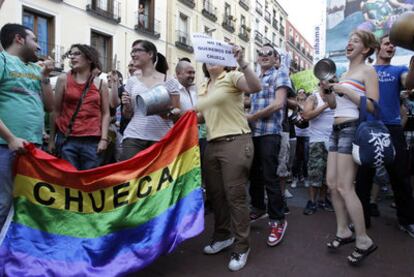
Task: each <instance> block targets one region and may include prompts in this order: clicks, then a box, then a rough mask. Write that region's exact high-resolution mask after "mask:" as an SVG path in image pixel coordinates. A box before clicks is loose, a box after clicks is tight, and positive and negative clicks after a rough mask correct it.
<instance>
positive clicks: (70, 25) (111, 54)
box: [0, 0, 167, 76]
mask: <svg viewBox="0 0 414 277" xmlns="http://www.w3.org/2000/svg"><path fill="white" fill-rule="evenodd" d="M164 1H165V0H159V1H157V3H156V0H122V1H116V0H14V1H5V2H4V4H3V6H2V8H1V11H0V12H1V17H0V26H2V25H4V24H6V23H12V22H14V23H21V24H23V25H25V26H28V27H30V28H31V29H32V30H33V31H34V32H35V34H36V35H37V37H38V41H39V45H40V47H41V50H40V55H41V56H44V57H47V56H51V57H52V58H54V59H55V61H56V68H57V69H60V70H68V69H69V67H68V62H67V60H64V59H63V58H62V57H63V56H64V53H65V52H66V51H68V50H69V48H70V46H71V45H72V44H74V43H82V44H89V45H92V46H93V47H95V48H96V49H97V50H98V52H99V53H100V58H101V62H102V65H103V70H104V71H105V72H107V71H110V70H112V69H118V70H119V71H120V72H122V73H123V74H124V76H126V75H125V74H126V71H127V70H126V69H127V64H128V62H129V61H130V51H131V45H132V42H133V41H135V40H136V39H148V40H150V41H152V42H153V43H154V44H155V45H156V46H157V48H158V50H159V51H160V52H161V53H165V51H166V33H167V32H166V26H167V24H166V15H167V7H166V6H165V5H160V4H159V3H158V2H164ZM140 7H141V9H140ZM6 11H7V12H6Z"/></svg>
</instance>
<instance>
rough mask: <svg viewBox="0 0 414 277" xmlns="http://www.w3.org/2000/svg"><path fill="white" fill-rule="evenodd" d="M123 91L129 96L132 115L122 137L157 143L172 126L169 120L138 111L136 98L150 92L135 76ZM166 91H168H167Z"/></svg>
mask: <svg viewBox="0 0 414 277" xmlns="http://www.w3.org/2000/svg"><path fill="white" fill-rule="evenodd" d="M125 90H126V91H127V92H128V93H129V94H130V95H131V103H132V107H133V111H134V115H133V116H132V118H131V121H130V122H129V123H128V126H127V128H126V129H125V131H124V137H123V139H126V138H134V139H141V140H150V141H159V140H161V138H162V137H164V136H165V134H166V133H167V132H168V130H170V128H171V127H172V126H173V122H172V121H171V120H165V119H163V118H161V117H160V116H158V115H150V116H146V115H144V114H142V113H141V112H139V111H138V107H137V105H136V100H135V99H136V98H137V95H138V94H142V93H145V92H147V91H149V90H150V88H148V87H146V86H145V84H143V83H142V82H141V81H140V80H138V78H137V77H136V76H133V77H131V78H129V79H128V81H127V84H126V85H125ZM167 90H168V89H167Z"/></svg>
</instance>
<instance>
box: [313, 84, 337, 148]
mask: <svg viewBox="0 0 414 277" xmlns="http://www.w3.org/2000/svg"><path fill="white" fill-rule="evenodd" d="M313 95H314V96H315V97H316V101H317V105H316V108H319V107H321V106H323V105H324V101H323V100H322V97H321V96H320V94H319V92H314V93H313ZM333 121H334V110H332V109H330V108H326V109H325V110H324V111H323V112H322V113H320V114H319V115H318V116H317V117H315V118H313V119H311V120H310V121H309V130H310V139H309V141H310V142H326V141H329V136H330V134H331V132H332V124H333Z"/></svg>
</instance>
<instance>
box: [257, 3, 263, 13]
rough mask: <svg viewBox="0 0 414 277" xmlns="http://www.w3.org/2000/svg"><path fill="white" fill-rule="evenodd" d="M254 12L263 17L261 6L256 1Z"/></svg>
mask: <svg viewBox="0 0 414 277" xmlns="http://www.w3.org/2000/svg"><path fill="white" fill-rule="evenodd" d="M256 12H257V13H258V14H260V15H263V6H262V4H260V2H257V1H256Z"/></svg>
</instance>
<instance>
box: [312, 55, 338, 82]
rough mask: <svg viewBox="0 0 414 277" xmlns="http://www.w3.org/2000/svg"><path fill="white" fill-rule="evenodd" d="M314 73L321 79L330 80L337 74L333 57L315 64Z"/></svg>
mask: <svg viewBox="0 0 414 277" xmlns="http://www.w3.org/2000/svg"><path fill="white" fill-rule="evenodd" d="M313 75H315V77H316V78H318V79H319V80H320V81H330V80H332V79H333V78H334V77H335V76H336V65H335V63H334V62H333V61H332V60H331V59H322V60H320V61H318V62H317V63H316V64H315V66H314V68H313Z"/></svg>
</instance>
